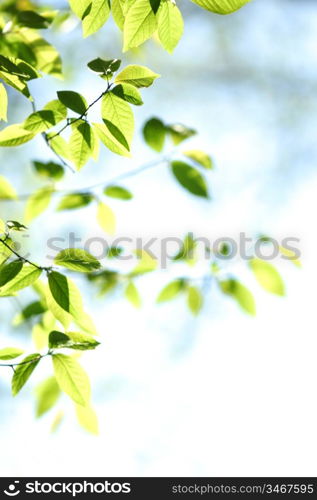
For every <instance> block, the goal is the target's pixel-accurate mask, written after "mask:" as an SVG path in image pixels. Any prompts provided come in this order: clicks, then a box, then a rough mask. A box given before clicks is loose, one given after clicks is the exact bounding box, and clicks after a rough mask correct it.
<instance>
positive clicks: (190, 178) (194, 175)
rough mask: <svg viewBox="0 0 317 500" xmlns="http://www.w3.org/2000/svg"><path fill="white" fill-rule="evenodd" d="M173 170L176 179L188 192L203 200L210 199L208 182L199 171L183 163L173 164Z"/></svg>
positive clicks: (176, 162) (175, 162)
mask: <svg viewBox="0 0 317 500" xmlns="http://www.w3.org/2000/svg"><path fill="white" fill-rule="evenodd" d="M171 169H172V172H173V174H174V176H175V178H176V179H177V180H178V182H179V183H180V184H181V185H182V186H183V187H184V188H185V189H186V190H187V191H189V192H190V193H192V194H194V195H196V196H201V197H202V198H209V194H208V187H207V184H206V181H205V179H204V177H203V176H202V175H201V173H200V172H199V171H198V170H196V169H195V168H193V167H191V166H189V165H187V164H186V163H183V162H181V161H174V162H172V163H171Z"/></svg>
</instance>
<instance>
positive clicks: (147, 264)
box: [130, 250, 157, 276]
mask: <svg viewBox="0 0 317 500" xmlns="http://www.w3.org/2000/svg"><path fill="white" fill-rule="evenodd" d="M136 255H137V257H138V259H139V262H138V264H137V265H136V267H135V268H134V269H133V270H132V272H131V273H130V276H137V275H139V274H145V273H150V272H152V271H155V269H157V260H156V259H155V258H153V257H152V255H150V253H148V252H147V251H146V250H137V251H136Z"/></svg>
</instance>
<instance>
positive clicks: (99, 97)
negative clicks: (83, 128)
mask: <svg viewBox="0 0 317 500" xmlns="http://www.w3.org/2000/svg"><path fill="white" fill-rule="evenodd" d="M110 89H111V83H109V82H108V85H107V88H106V90H104V91H103V92H102V93H101V94H100V95H99V96H98V97H97V98H96V99H95V100H94V101H93V102H91V103H90V104H89V105H88V106H87V108H86V109H85V111H84V112H83V113H82V114H81V115H80V116H78V117H77V118H75V119H74V120H72V121H68V122H67V123H66V124H65V125H64V126H63V127H62V128H61V129H60V130H59V131H58V132H56V134H54V135H52V136H51V137H47V140H48V141H51V140H52V139H54V138H55V137H57V136H58V135H61V133H62V132H64V130H66V129H67V128H68V127H69V126H70V125H71V124H73V123H76V122H78V121H79V120H82V119H83V118H84V117H85V116H86V115H87V113H88V111H89V110H90V108H92V107H93V106H94V105H95V104H96V103H97V102H98V101H100V99H102V98H103V96H104V95H106V94H108V92H109V90H110Z"/></svg>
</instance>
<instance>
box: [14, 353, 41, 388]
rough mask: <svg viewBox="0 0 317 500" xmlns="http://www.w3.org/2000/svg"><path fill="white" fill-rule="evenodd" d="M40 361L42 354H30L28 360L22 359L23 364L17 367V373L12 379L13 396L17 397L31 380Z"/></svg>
mask: <svg viewBox="0 0 317 500" xmlns="http://www.w3.org/2000/svg"><path fill="white" fill-rule="evenodd" d="M40 359H41V357H40V354H30V355H29V356H27V357H26V358H24V359H22V361H21V363H23V364H20V365H19V366H16V368H15V372H14V374H13V377H12V394H13V396H16V395H17V394H18V392H20V390H21V389H22V387H23V386H24V385H25V384H26V382H27V381H28V380H29V378H30V376H31V375H32V373H33V371H34V370H35V368H36V367H37V365H38V363H39V361H40Z"/></svg>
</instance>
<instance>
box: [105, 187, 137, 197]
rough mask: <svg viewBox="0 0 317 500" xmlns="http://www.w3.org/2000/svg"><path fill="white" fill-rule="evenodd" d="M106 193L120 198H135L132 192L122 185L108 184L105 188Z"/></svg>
mask: <svg viewBox="0 0 317 500" xmlns="http://www.w3.org/2000/svg"><path fill="white" fill-rule="evenodd" d="M104 194H105V195H106V196H110V197H111V198H118V199H119V200H131V199H132V198H133V195H132V193H131V192H130V191H128V189H126V188H123V187H122V186H107V187H106V188H105V189H104Z"/></svg>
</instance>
